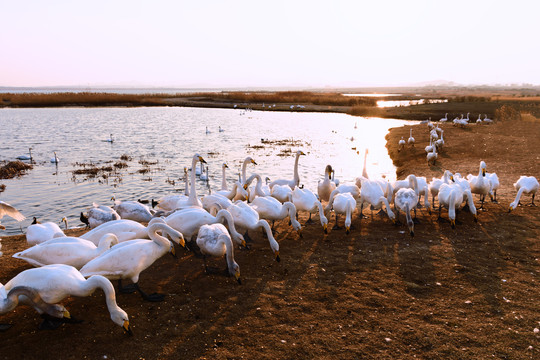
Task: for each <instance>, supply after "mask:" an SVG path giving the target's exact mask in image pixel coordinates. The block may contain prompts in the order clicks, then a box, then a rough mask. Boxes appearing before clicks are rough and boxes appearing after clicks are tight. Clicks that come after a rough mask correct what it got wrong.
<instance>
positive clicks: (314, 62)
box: [0, 0, 540, 87]
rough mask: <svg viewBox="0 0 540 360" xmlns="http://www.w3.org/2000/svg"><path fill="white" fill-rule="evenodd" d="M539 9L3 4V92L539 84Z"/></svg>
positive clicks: (538, 5)
mask: <svg viewBox="0 0 540 360" xmlns="http://www.w3.org/2000/svg"><path fill="white" fill-rule="evenodd" d="M539 16H540V1H537V0H530V1H524V0H514V1H498V0H495V1H475V0H465V1H461V0H458V1H436V0H433V1H405V0H395V1H394V0H387V1H372V0H371V1H352V0H351V1H336V0H327V1H316V0H306V1H304V0H302V1H294V0H287V1H279V0H272V1H257V0H246V1H244V0H229V1H217V0H216V1H210V0H193V1H181V0H176V1H174V0H152V1H150V0H149V1H136V0H129V1H124V0H118V1H117V0H106V1H102V0H92V1H79V0H46V1H43V0H42V1H36V0H27V1H26V0H20V1H18V0H0V49H1V50H0V86H152V87H154V86H155V87H247V86H263V87H275V86H277V87H280V86H297V87H321V86H332V87H340V86H378V85H380V86H386V85H407V84H413V83H419V82H425V81H433V80H445V81H454V82H457V83H461V84H496V83H500V84H509V83H532V84H535V85H539V84H540V66H539V64H540V38H539V36H540V20H539V19H540V18H539Z"/></svg>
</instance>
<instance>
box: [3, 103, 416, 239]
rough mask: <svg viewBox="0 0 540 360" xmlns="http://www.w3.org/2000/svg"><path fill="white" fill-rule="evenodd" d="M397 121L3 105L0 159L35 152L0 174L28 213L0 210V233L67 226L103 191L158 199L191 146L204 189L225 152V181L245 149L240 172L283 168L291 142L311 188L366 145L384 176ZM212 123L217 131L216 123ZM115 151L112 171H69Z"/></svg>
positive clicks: (278, 172)
mask: <svg viewBox="0 0 540 360" xmlns="http://www.w3.org/2000/svg"><path fill="white" fill-rule="evenodd" d="M406 123H409V122H407V121H402V120H392V119H378V118H360V117H352V116H349V115H344V114H334V113H289V112H263V111H251V112H245V111H244V110H240V109H238V110H232V109H201V108H178V107H161V108H155V107H152V108H60V109H2V110H0V138H1V139H2V143H1V144H0V160H14V159H15V158H16V157H17V156H19V155H23V154H26V153H27V152H28V148H29V147H32V149H33V150H32V154H33V157H34V159H35V161H37V164H36V165H35V166H34V169H33V170H31V171H30V172H29V174H28V175H26V176H23V177H20V178H17V179H11V180H0V183H2V184H5V185H6V190H5V192H3V193H0V200H2V201H5V202H7V203H10V204H12V205H14V206H15V207H17V208H18V209H19V210H20V211H21V212H22V213H23V214H24V215H25V216H26V217H27V218H28V219H27V220H25V221H23V222H22V223H21V224H18V223H16V222H15V221H13V220H11V219H7V218H4V219H3V221H2V223H3V224H4V225H5V226H6V227H7V230H6V232H5V233H6V234H16V233H20V229H19V226H20V225H22V228H23V229H24V228H25V227H26V226H28V225H29V224H30V222H31V220H32V217H33V216H36V217H38V218H39V219H40V221H42V222H43V221H54V222H59V221H60V219H61V218H62V216H67V217H68V219H69V220H70V225H71V226H78V225H79V220H78V214H79V213H80V211H85V210H86V209H87V208H88V207H89V206H91V204H92V202H96V203H101V204H108V205H111V203H112V202H111V201H110V198H111V196H112V195H115V197H116V199H119V200H137V199H151V198H154V199H157V198H159V197H161V196H164V195H166V194H168V193H171V192H174V191H182V190H183V188H184V184H183V182H182V181H181V180H180V178H181V177H182V174H183V167H184V166H186V167H190V166H191V158H192V156H193V154H194V153H196V152H198V153H200V154H201V155H202V156H203V157H204V158H205V159H206V160H207V161H208V165H209V174H210V186H211V188H212V189H213V190H218V189H219V188H220V187H221V164H222V163H223V162H224V161H226V162H227V163H228V165H229V167H230V169H229V171H228V172H227V179H228V183H229V186H231V185H232V182H233V181H234V180H236V179H237V178H238V172H239V171H240V166H241V163H242V161H243V160H244V158H245V157H246V156H248V155H249V156H252V157H253V158H254V159H255V160H256V161H257V163H258V165H257V166H256V167H253V166H249V167H248V176H249V174H251V173H253V172H258V173H259V174H261V175H262V177H263V178H264V177H265V176H269V177H270V178H271V179H278V178H292V173H293V164H294V153H295V152H296V150H298V149H301V150H303V151H304V152H305V153H306V156H303V157H301V158H300V165H299V173H300V181H301V183H302V184H305V186H306V187H308V188H309V189H311V190H313V191H316V189H317V182H318V180H319V179H322V177H323V174H324V168H325V166H326V165H327V164H331V165H332V166H333V167H334V168H335V170H336V177H337V178H339V179H340V180H341V181H353V179H354V178H355V177H356V176H358V175H360V174H361V173H362V167H363V159H364V150H365V148H366V147H368V148H369V156H368V173H369V174H370V176H374V177H376V176H380V175H382V174H385V175H386V176H388V177H389V178H391V179H393V178H395V168H394V166H393V164H392V161H391V160H390V158H389V156H388V153H387V150H386V147H385V145H386V140H385V135H386V134H387V132H388V129H389V128H390V127H396V126H401V125H403V124H406ZM355 124H357V128H356V129H355V128H354V126H355ZM219 126H221V127H222V128H223V129H224V130H225V131H224V132H219V131H218V127H219ZM206 127H208V129H209V130H210V133H209V134H206V132H205V129H206ZM111 133H112V134H113V136H114V138H115V141H114V143H112V144H111V143H108V142H105V140H106V139H107V138H109V134H111ZM351 138H352V140H351ZM261 139H268V140H283V139H294V140H299V141H301V143H302V144H303V145H302V146H289V145H285V146H276V145H268V144H262V143H261ZM254 145H255V146H257V148H253V146H254ZM260 146H262V147H260ZM353 148H356V150H353ZM289 150H290V151H291V152H290V153H289V154H287V153H286V152H287V151H289ZM53 151H56V152H57V154H58V157H59V158H60V163H59V164H58V168H56V166H55V165H54V164H52V163H51V162H50V158H51V157H53V156H54V155H53ZM357 151H358V153H359V154H357ZM122 154H127V155H129V156H131V157H132V158H133V159H132V160H131V161H128V167H127V168H126V169H123V170H120V174H121V176H118V177H114V176H113V177H109V179H107V180H105V179H101V181H102V182H99V181H98V180H97V179H93V180H84V179H85V177H84V176H76V177H75V178H74V176H73V173H72V171H73V170H75V169H78V168H80V167H79V166H75V163H77V162H78V163H88V162H95V163H98V165H100V166H103V165H112V163H111V162H116V161H118V160H119V158H120V156H121V155H122ZM278 154H282V155H283V154H287V155H286V156H278ZM140 159H144V160H147V161H156V160H157V161H158V164H156V165H152V166H150V169H151V171H150V172H149V173H145V174H141V173H139V172H138V171H139V170H141V169H143V168H144V166H143V165H141V164H140V163H139V160H140ZM105 162H109V163H108V164H107V163H105ZM167 180H169V181H167ZM172 180H174V181H175V184H174V185H172V184H171V181H172ZM197 185H198V192H199V195H202V194H203V193H204V194H205V193H207V190H206V185H205V183H204V182H202V181H200V180H197Z"/></svg>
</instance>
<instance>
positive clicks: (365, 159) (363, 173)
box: [362, 129, 412, 179]
mask: <svg viewBox="0 0 540 360" xmlns="http://www.w3.org/2000/svg"><path fill="white" fill-rule="evenodd" d="M411 134H412V129H411ZM411 136H412V135H411ZM367 154H368V151H367V149H366V152H365V154H364V169H363V170H362V176H363V177H365V178H366V179H368V173H367Z"/></svg>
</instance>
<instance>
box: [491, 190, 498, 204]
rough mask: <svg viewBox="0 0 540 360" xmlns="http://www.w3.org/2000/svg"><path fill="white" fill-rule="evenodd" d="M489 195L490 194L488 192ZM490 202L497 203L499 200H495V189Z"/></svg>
mask: <svg viewBox="0 0 540 360" xmlns="http://www.w3.org/2000/svg"><path fill="white" fill-rule="evenodd" d="M490 195H491V194H490ZM491 202H492V203H495V204H498V203H499V202H498V201H497V190H495V191H494V192H493V196H491Z"/></svg>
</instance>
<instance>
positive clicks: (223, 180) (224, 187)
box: [220, 127, 229, 191]
mask: <svg viewBox="0 0 540 360" xmlns="http://www.w3.org/2000/svg"><path fill="white" fill-rule="evenodd" d="M220 129H221V127H220ZM228 168H229V165H227V163H223V164H222V165H221V174H222V177H221V191H228V190H229V187H228V186H227V176H226V172H227V169H228Z"/></svg>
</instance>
